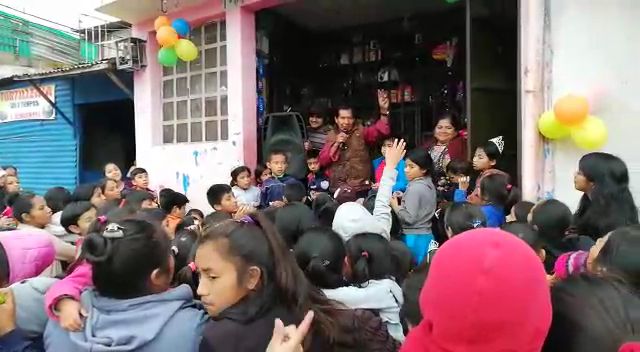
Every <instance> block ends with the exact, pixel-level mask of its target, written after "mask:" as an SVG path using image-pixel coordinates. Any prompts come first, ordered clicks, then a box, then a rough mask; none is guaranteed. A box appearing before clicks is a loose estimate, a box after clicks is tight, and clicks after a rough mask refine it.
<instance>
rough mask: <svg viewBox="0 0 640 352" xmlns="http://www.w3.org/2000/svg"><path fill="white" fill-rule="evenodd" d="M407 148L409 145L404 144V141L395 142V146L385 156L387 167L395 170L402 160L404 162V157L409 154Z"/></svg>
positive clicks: (388, 149) (397, 140)
mask: <svg viewBox="0 0 640 352" xmlns="http://www.w3.org/2000/svg"><path fill="white" fill-rule="evenodd" d="M406 147H407V143H405V142H404V139H396V140H394V141H393V146H391V147H389V148H387V151H386V152H385V155H384V160H385V164H386V167H388V168H391V169H395V168H396V166H398V163H399V162H400V160H402V159H403V158H404V155H405V154H406V153H407V151H406Z"/></svg>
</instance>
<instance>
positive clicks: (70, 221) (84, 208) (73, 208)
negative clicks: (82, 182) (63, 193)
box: [60, 201, 95, 233]
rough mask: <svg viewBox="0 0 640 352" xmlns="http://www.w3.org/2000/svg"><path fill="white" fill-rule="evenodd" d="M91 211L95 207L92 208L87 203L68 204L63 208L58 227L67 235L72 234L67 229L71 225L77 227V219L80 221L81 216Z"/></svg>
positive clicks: (89, 203) (91, 205)
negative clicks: (62, 228) (60, 226)
mask: <svg viewBox="0 0 640 352" xmlns="http://www.w3.org/2000/svg"><path fill="white" fill-rule="evenodd" d="M91 209H95V206H93V204H91V202H89V201H81V202H71V203H69V204H68V205H67V206H66V207H64V210H63V211H62V215H60V225H62V227H64V229H65V230H66V231H67V232H68V233H72V231H71V230H70V229H69V227H70V226H72V225H78V219H80V217H81V216H82V214H84V213H86V212H88V211H89V210H91Z"/></svg>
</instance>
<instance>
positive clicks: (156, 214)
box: [136, 208, 167, 226]
mask: <svg viewBox="0 0 640 352" xmlns="http://www.w3.org/2000/svg"><path fill="white" fill-rule="evenodd" d="M136 218H137V219H140V220H144V221H147V222H150V223H152V224H154V225H156V226H162V222H163V221H164V220H165V219H166V218H167V213H166V212H165V211H164V210H162V209H160V208H146V209H139V210H138V211H137V212H136Z"/></svg>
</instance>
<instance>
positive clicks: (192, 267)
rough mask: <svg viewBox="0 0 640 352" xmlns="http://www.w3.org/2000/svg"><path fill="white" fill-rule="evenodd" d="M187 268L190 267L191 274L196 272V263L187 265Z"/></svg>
mask: <svg viewBox="0 0 640 352" xmlns="http://www.w3.org/2000/svg"><path fill="white" fill-rule="evenodd" d="M187 266H188V267H189V269H191V272H194V273H195V272H196V263H194V262H191V263H189V264H187Z"/></svg>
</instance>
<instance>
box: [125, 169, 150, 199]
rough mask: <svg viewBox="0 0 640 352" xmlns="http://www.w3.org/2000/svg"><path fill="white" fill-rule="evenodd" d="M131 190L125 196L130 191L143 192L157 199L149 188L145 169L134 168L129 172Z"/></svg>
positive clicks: (147, 174)
mask: <svg viewBox="0 0 640 352" xmlns="http://www.w3.org/2000/svg"><path fill="white" fill-rule="evenodd" d="M130 174H131V188H130V189H128V190H127V192H126V193H127V194H128V193H129V192H132V191H145V192H149V193H151V194H152V195H153V198H154V199H157V195H156V192H154V191H152V190H151V189H150V188H149V173H148V172H147V170H146V169H143V168H141V167H136V168H135V169H133V170H131V173H130Z"/></svg>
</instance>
